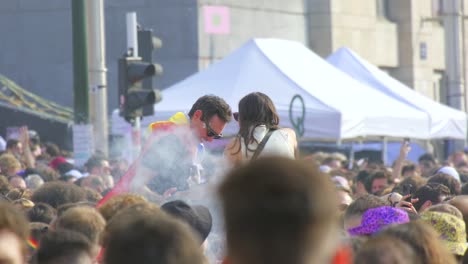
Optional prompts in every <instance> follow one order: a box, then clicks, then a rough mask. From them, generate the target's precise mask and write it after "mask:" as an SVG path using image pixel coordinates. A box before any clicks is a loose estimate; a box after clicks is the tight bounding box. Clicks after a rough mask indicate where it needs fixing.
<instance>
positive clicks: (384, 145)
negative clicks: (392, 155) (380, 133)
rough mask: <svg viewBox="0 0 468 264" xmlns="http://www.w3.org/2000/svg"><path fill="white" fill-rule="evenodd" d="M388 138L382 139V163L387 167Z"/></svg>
mask: <svg viewBox="0 0 468 264" xmlns="http://www.w3.org/2000/svg"><path fill="white" fill-rule="evenodd" d="M387 141H388V138H387V137H382V161H383V163H384V164H385V165H386V164H387V159H388V157H387V143H388V142H387Z"/></svg>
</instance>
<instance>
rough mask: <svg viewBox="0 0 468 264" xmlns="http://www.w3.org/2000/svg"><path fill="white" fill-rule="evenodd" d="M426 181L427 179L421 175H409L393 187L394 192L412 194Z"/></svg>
mask: <svg viewBox="0 0 468 264" xmlns="http://www.w3.org/2000/svg"><path fill="white" fill-rule="evenodd" d="M426 183H427V179H426V178H423V177H421V176H418V175H415V176H409V177H406V178H404V179H403V180H402V181H401V182H400V183H399V184H398V185H397V186H396V187H395V188H394V189H393V191H394V192H397V193H399V194H402V195H406V194H414V193H415V192H416V190H417V189H419V188H420V187H421V186H423V185H424V184H426Z"/></svg>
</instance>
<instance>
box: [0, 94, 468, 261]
mask: <svg viewBox="0 0 468 264" xmlns="http://www.w3.org/2000/svg"><path fill="white" fill-rule="evenodd" d="M238 110H239V112H235V113H232V111H231V107H230V106H229V105H228V104H227V103H226V102H225V101H224V100H223V99H222V98H219V97H217V96H213V95H207V96H202V97H200V98H199V99H198V100H197V101H196V102H195V103H194V104H193V106H192V108H191V109H190V111H189V112H188V113H186V114H185V113H175V114H174V116H173V117H171V118H170V119H169V120H166V121H160V122H155V123H153V124H151V125H150V126H149V129H148V137H147V138H146V140H145V144H144V147H143V149H142V151H141V154H140V156H139V157H138V158H137V159H136V160H135V161H134V162H132V163H131V164H130V163H128V162H127V161H126V160H124V159H109V158H108V157H106V156H105V155H104V154H103V153H95V154H94V155H93V156H92V157H90V158H89V160H88V161H87V162H86V163H85V164H84V166H82V167H78V166H76V165H75V164H74V162H73V158H72V155H71V154H70V153H66V152H65V151H63V150H61V149H60V148H59V147H58V146H57V145H55V144H53V143H50V142H41V140H40V135H37V134H35V133H32V132H31V131H29V130H28V128H27V127H22V128H21V129H20V131H19V135H18V138H16V139H8V140H7V142H6V146H5V149H4V150H2V152H1V154H0V174H1V176H0V263H12V264H22V263H38V264H42V263H54V264H55V263H67V264H72V263H104V264H124V263H125V264H127V263H167V264H176V263H181V264H185V263H191V264H198V263H200V264H201V263H203V264H204V263H226V264H227V263H230V264H250V263H252V264H254V263H255V264H258V263H265V264H266V263H268V264H271V263H296V264H301V263H303V264H305V263H330V264H346V263H375V264H379V263H380V264H387V263H388V264H390V263H421V264H427V263H433V264H442V263H448V264H451V263H468V254H467V256H466V257H465V252H466V250H467V248H468V243H467V242H468V240H467V228H466V224H465V223H466V221H468V155H467V154H466V153H464V152H456V153H454V154H452V155H450V157H449V158H448V159H446V160H444V161H440V160H437V159H436V158H435V157H434V156H433V155H432V154H429V153H428V154H424V155H422V156H421V157H420V158H419V160H418V163H413V162H411V161H408V160H407V155H408V153H409V152H410V151H411V149H410V146H409V144H408V142H407V141H403V142H402V145H401V150H400V155H399V157H398V159H397V160H396V161H395V162H394V164H393V165H392V166H391V167H389V166H385V165H384V164H382V163H378V162H373V163H369V162H368V161H366V160H359V161H350V160H349V159H348V158H347V157H346V156H345V155H343V154H341V153H322V152H315V153H313V154H311V155H308V156H306V157H303V156H301V154H300V153H299V151H298V142H297V139H296V135H295V133H294V131H293V130H291V129H287V128H281V127H279V116H278V113H277V111H276V108H275V105H274V104H273V102H272V101H271V100H270V98H269V97H268V96H267V95H265V94H263V93H251V94H248V95H246V96H245V97H244V98H242V99H241V100H240V102H239V105H238ZM231 119H234V120H235V121H234V120H233V122H238V123H239V132H238V134H237V135H236V136H235V137H234V138H233V139H232V140H231V141H230V142H229V143H228V144H227V146H226V147H225V150H224V154H223V155H222V156H221V157H219V160H217V163H215V164H213V162H212V161H211V162H210V163H207V162H206V159H204V156H205V155H206V152H207V150H205V149H204V146H203V142H207V141H208V142H209V141H212V140H214V139H218V138H221V137H222V136H223V135H222V132H223V129H224V127H225V126H226V124H227V123H228V122H231ZM222 164H224V165H225V166H226V170H222V172H223V173H222V175H211V174H213V171H214V170H212V169H210V168H207V166H212V167H216V166H218V167H220V166H224V165H222ZM213 182H214V183H216V184H212V183H213ZM210 184H212V185H210ZM207 185H210V186H213V188H214V190H215V193H216V196H215V198H214V199H215V201H210V202H209V204H208V202H206V203H204V200H203V199H191V198H192V197H194V196H195V197H199V196H200V195H203V192H205V191H206V189H203V188H201V187H203V186H207ZM213 204H214V206H213ZM219 216H221V217H219ZM214 236H216V239H213V237H214ZM215 240H216V245H215V242H214V241H215ZM214 249H215V250H214ZM213 251H216V252H215V254H213Z"/></svg>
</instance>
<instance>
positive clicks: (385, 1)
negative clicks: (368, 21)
mask: <svg viewBox="0 0 468 264" xmlns="http://www.w3.org/2000/svg"><path fill="white" fill-rule="evenodd" d="M389 2H390V1H389V0H377V2H376V8H377V17H378V18H383V19H387V20H389V15H388V14H389V12H388V10H389Z"/></svg>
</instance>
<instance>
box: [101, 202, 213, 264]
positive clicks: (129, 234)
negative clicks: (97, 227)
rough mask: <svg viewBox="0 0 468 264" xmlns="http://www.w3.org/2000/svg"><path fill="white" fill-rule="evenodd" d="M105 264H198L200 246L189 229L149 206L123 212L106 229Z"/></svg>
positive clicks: (134, 206) (137, 205) (200, 260)
mask: <svg viewBox="0 0 468 264" xmlns="http://www.w3.org/2000/svg"><path fill="white" fill-rule="evenodd" d="M104 246H105V248H106V250H105V252H104V262H105V263H106V264H127V263H140V264H150V263H160V264H179V263H193V264H201V263H203V261H204V258H203V255H202V252H201V249H200V245H199V243H198V241H197V240H196V238H195V236H194V235H193V233H192V231H191V230H190V229H189V227H188V225H186V224H184V223H182V222H181V221H179V220H176V219H173V218H172V217H170V216H169V215H167V214H165V213H164V212H162V211H161V210H160V209H159V208H157V207H155V206H152V205H150V204H136V205H133V206H130V207H128V208H126V209H123V210H122V211H121V212H119V213H118V214H117V215H116V217H114V218H112V219H111V220H110V221H109V223H108V225H107V226H106V231H105V236H104Z"/></svg>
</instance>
